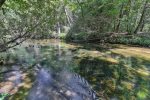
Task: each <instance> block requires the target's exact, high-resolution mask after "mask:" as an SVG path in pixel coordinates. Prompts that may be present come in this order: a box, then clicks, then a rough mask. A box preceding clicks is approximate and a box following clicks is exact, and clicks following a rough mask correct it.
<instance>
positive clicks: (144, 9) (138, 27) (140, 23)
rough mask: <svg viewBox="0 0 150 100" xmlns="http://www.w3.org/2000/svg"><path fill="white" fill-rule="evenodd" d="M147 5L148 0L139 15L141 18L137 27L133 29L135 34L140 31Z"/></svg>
mask: <svg viewBox="0 0 150 100" xmlns="http://www.w3.org/2000/svg"><path fill="white" fill-rule="evenodd" d="M147 3H148V0H146V1H145V3H144V5H143V10H142V15H141V18H140V21H139V23H138V25H137V27H136V28H135V31H134V33H135V34H137V32H138V30H139V29H140V27H141V25H142V22H143V20H144V16H145V12H146V5H147Z"/></svg>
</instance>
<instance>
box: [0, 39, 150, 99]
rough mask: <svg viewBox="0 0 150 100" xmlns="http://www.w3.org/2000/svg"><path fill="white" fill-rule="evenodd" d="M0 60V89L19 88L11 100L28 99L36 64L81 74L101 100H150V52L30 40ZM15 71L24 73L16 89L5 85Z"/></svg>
mask: <svg viewBox="0 0 150 100" xmlns="http://www.w3.org/2000/svg"><path fill="white" fill-rule="evenodd" d="M0 57H1V58H0V69H1V70H0V71H1V74H0V81H1V83H0V87H1V88H3V87H7V88H8V87H9V88H10V87H11V86H15V87H16V88H15V89H14V88H13V89H12V91H11V92H10V94H11V95H10V94H9V96H8V98H9V99H10V100H23V99H24V98H25V97H26V95H27V94H28V91H29V89H30V88H31V87H32V83H33V82H34V80H35V75H36V67H34V65H36V64H41V65H42V66H44V67H48V68H52V69H53V70H55V71H56V72H57V71H58V72H59V70H60V69H68V70H70V71H71V72H74V73H78V74H79V75H81V76H82V77H84V78H85V79H86V80H87V81H88V82H89V83H90V85H91V86H92V87H93V89H94V90H95V91H96V93H97V95H98V96H99V98H100V99H102V100H103V99H104V100H110V99H112V100H150V49H146V48H138V47H128V46H122V45H110V44H106V45H101V44H97V45H93V44H86V45H84V44H81V45H77V44H67V43H63V42H60V41H59V40H32V41H31V40H29V41H28V42H26V43H24V44H23V45H21V46H18V47H16V48H14V49H11V50H9V51H7V52H6V53H1V54H0ZM16 70H17V72H16V73H17V75H18V74H21V78H20V77H19V79H20V80H19V81H17V82H15V83H16V84H17V86H16V85H11V83H8V82H7V81H5V82H3V81H4V80H6V79H7V77H6V75H7V73H10V72H12V71H16ZM16 73H15V76H16ZM5 74H6V75H5ZM12 74H13V75H14V73H11V75H10V76H13V75H12ZM7 76H8V75H7ZM15 78H16V77H15ZM17 78H18V77H17ZM9 79H10V78H9ZM11 79H14V77H11ZM6 84H9V85H7V86H5V85H6ZM11 88H12V87H11ZM1 97H2V95H1Z"/></svg>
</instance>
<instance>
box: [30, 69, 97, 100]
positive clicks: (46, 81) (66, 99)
mask: <svg viewBox="0 0 150 100" xmlns="http://www.w3.org/2000/svg"><path fill="white" fill-rule="evenodd" d="M27 100H96V97H95V93H94V91H93V90H92V89H91V87H90V85H89V84H88V82H87V81H86V80H85V79H84V78H82V77H81V76H79V75H77V74H74V73H71V72H68V71H66V70H63V71H61V72H59V73H56V72H52V71H50V70H49V69H45V68H42V69H40V71H39V72H38V74H37V77H36V81H35V83H34V84H33V87H32V88H31V90H30V91H29V94H28V96H27Z"/></svg>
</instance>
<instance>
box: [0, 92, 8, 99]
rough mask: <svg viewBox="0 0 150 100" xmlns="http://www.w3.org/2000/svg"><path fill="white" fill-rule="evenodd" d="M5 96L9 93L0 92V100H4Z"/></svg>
mask: <svg viewBox="0 0 150 100" xmlns="http://www.w3.org/2000/svg"><path fill="white" fill-rule="evenodd" d="M7 96H9V94H6V93H4V94H0V100H5V98H6V97H7Z"/></svg>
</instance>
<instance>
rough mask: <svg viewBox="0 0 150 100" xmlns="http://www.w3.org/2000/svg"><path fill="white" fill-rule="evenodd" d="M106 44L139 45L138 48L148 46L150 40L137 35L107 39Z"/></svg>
mask: <svg viewBox="0 0 150 100" xmlns="http://www.w3.org/2000/svg"><path fill="white" fill-rule="evenodd" d="M107 42H110V43H119V44H131V45H139V46H143V47H149V46H150V38H149V37H144V36H139V35H120V36H116V37H112V38H109V39H108V40H107Z"/></svg>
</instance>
